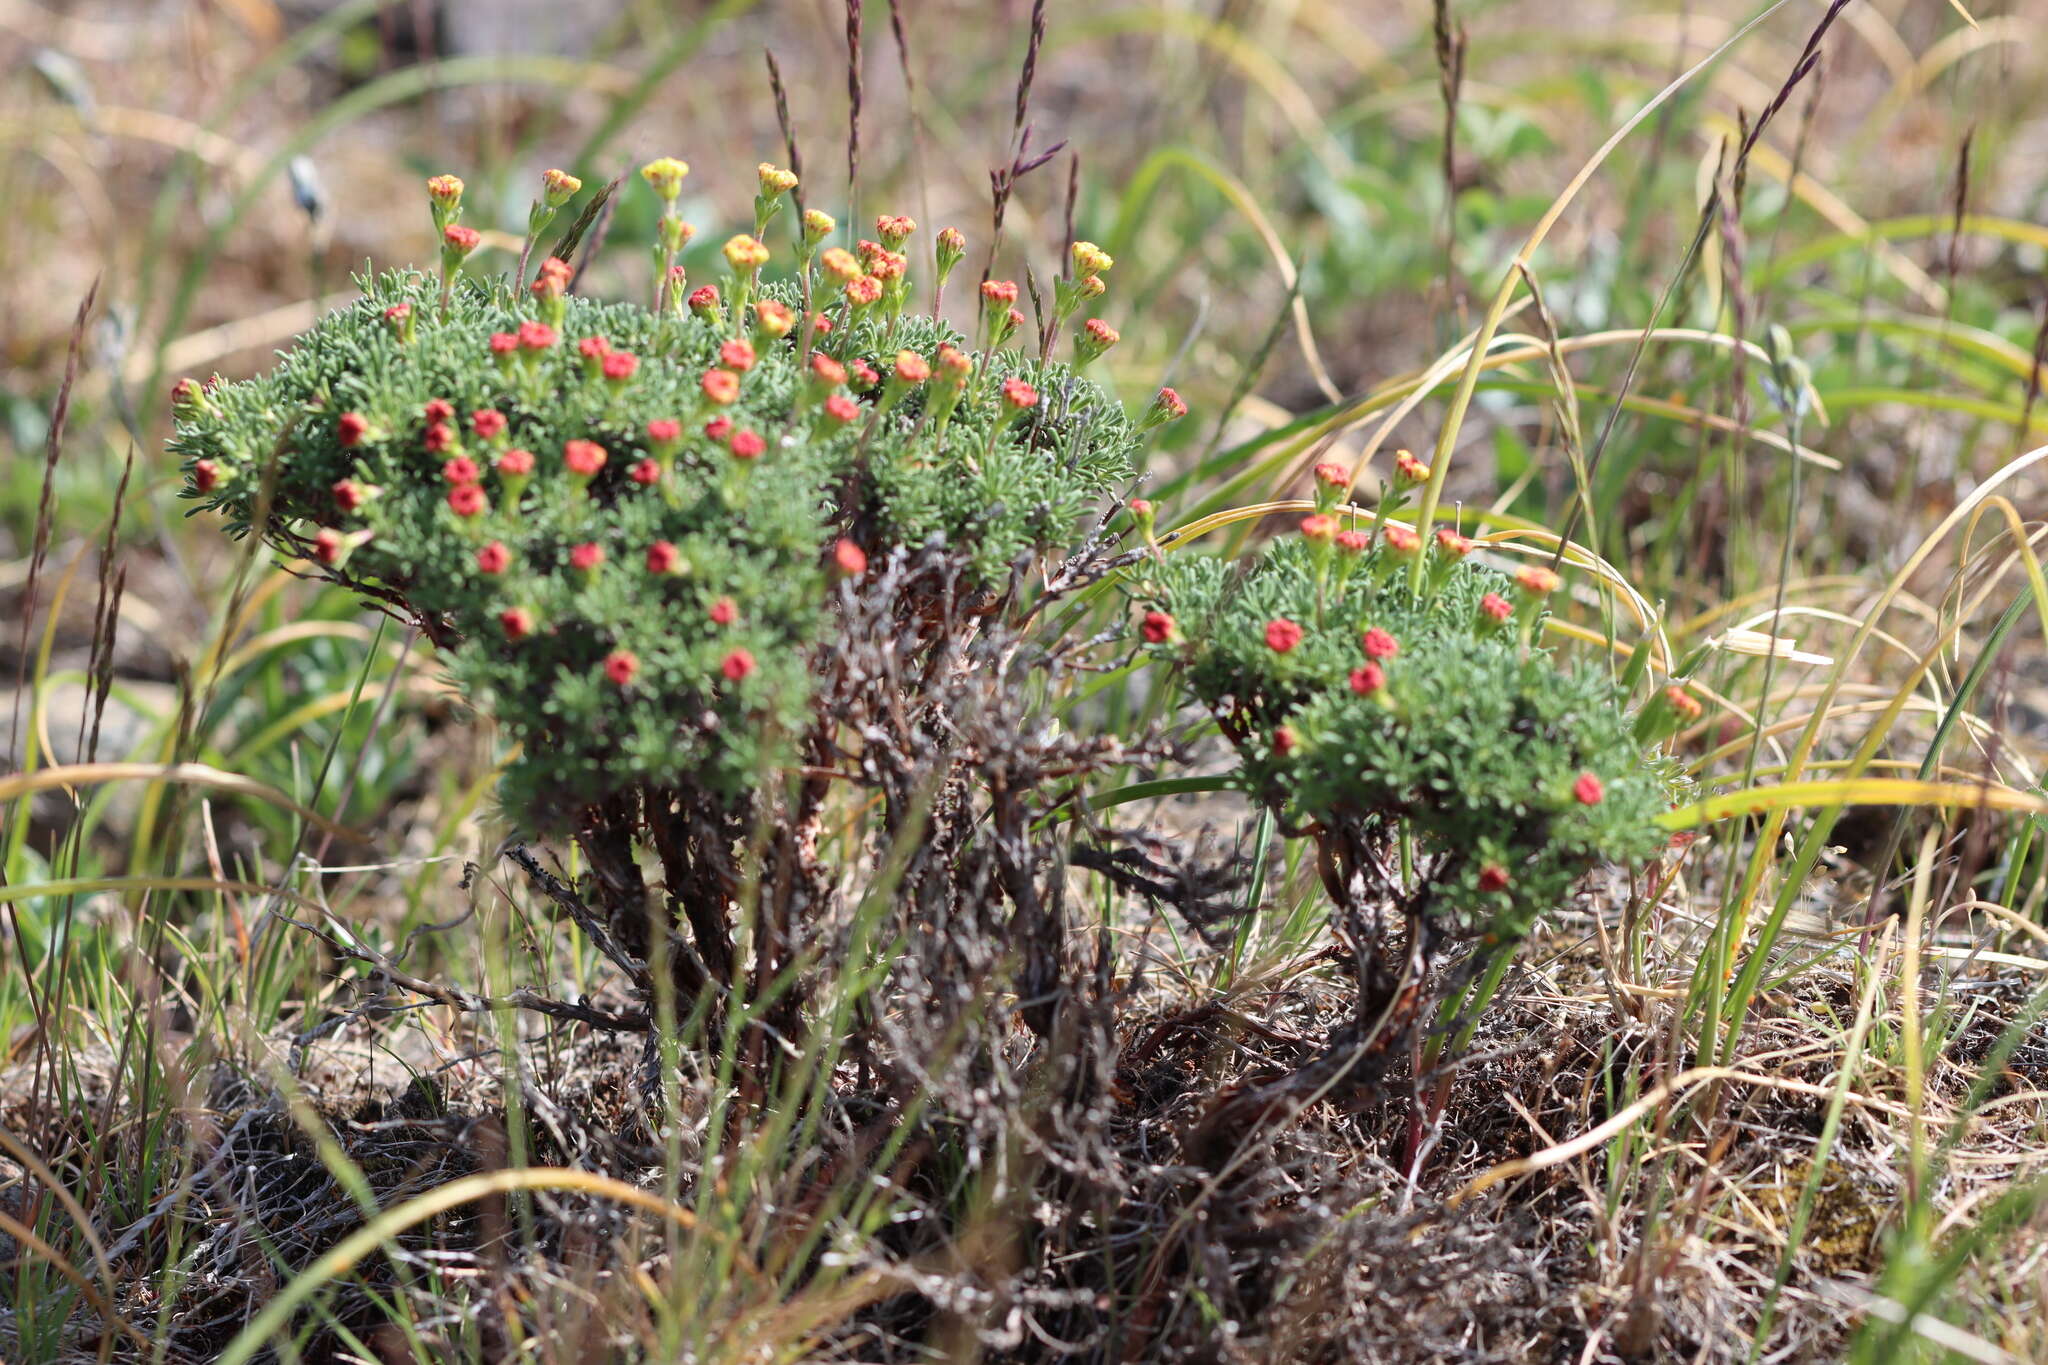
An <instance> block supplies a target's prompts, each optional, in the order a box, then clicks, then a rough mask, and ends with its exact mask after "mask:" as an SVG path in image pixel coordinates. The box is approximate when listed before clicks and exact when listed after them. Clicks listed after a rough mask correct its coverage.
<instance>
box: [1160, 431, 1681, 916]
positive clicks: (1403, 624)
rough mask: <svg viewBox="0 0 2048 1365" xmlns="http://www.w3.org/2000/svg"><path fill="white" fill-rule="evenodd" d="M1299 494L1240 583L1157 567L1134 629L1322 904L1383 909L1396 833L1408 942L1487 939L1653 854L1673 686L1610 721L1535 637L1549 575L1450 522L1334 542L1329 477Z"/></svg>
mask: <svg viewBox="0 0 2048 1365" xmlns="http://www.w3.org/2000/svg"><path fill="white" fill-rule="evenodd" d="M1407 458H1408V459H1410V460H1412V457H1407ZM1421 477H1426V470H1425V471H1423V472H1422V475H1421ZM1319 480H1320V486H1321V487H1322V489H1323V490H1324V497H1323V502H1324V504H1325V509H1324V510H1322V511H1319V512H1318V513H1316V514H1315V515H1312V516H1310V517H1308V518H1306V519H1305V520H1304V521H1303V522H1302V526H1301V531H1302V533H1301V534H1300V535H1298V536H1293V537H1289V538H1286V539H1283V540H1279V541H1276V542H1274V543H1273V544H1271V545H1270V546H1269V547H1268V548H1267V549H1266V550H1265V552H1264V553H1263V554H1262V555H1261V556H1260V557H1259V558H1258V559H1257V561H1256V562H1255V563H1254V564H1253V565H1252V566H1251V567H1250V568H1249V570H1248V571H1243V572H1240V571H1239V570H1238V569H1237V568H1236V567H1235V566H1233V565H1231V564H1228V563H1226V562H1224V561H1221V560H1217V559H1213V558H1201V557H1196V556H1192V555H1175V556H1170V557H1168V558H1166V559H1165V560H1164V561H1163V562H1161V563H1160V564H1158V565H1157V566H1156V568H1155V569H1154V570H1153V571H1152V573H1151V575H1150V577H1151V584H1150V588H1151V592H1152V594H1153V596H1154V597H1155V598H1156V600H1157V605H1156V607H1155V608H1154V609H1152V610H1151V611H1148V612H1147V613H1146V614H1145V616H1144V617H1143V619H1142V621H1141V630H1142V633H1143V635H1144V638H1145V640H1146V642H1147V645H1146V647H1147V649H1148V650H1149V651H1150V652H1151V653H1152V654H1153V655H1154V657H1156V658H1158V659H1159V660H1161V661H1162V662H1166V663H1169V664H1172V665H1174V666H1176V667H1178V668H1179V669H1181V670H1182V671H1183V672H1184V673H1185V675H1186V678H1187V681H1188V684H1189V686H1190V688H1191V690H1192V691H1193V692H1194V694H1195V695H1196V696H1197V697H1198V698H1200V700H1201V701H1202V702H1203V703H1204V704H1205V705H1206V706H1207V707H1208V708H1209V709H1210V710H1211V711H1212V712H1213V714H1214V715H1215V717H1216V720H1217V723H1218V724H1219V726H1220V727H1221V728H1222V730H1223V733H1224V734H1225V735H1226V736H1227V737H1228V738H1229V739H1230V741H1231V743H1232V744H1233V745H1234V746H1235V748H1236V750H1237V752H1238V754H1239V755H1240V757H1241V760H1242V763H1243V778H1244V780H1245V782H1246V784H1247V785H1248V786H1249V787H1250V789H1251V790H1252V791H1253V792H1254V793H1256V794H1257V795H1258V796H1260V797H1261V798H1262V799H1264V800H1265V801H1267V802H1268V803H1270V804H1271V805H1272V806H1273V807H1274V809H1275V810H1276V811H1278V812H1279V813H1280V814H1281V816H1282V817H1283V820H1284V823H1285V824H1286V825H1287V826H1288V827H1290V828H1292V829H1295V830H1297V831H1309V832H1313V833H1315V834H1317V836H1318V837H1319V838H1320V839H1322V840H1323V841H1324V842H1325V844H1326V853H1327V855H1328V856H1327V857H1326V859H1325V864H1324V868H1325V872H1324V875H1325V879H1326V880H1328V881H1332V882H1333V883H1335V884H1334V885H1333V887H1332V890H1333V893H1334V894H1336V895H1337V897H1338V899H1339V901H1340V904H1342V903H1349V902H1350V901H1352V900H1353V899H1354V898H1355V897H1356V896H1357V895H1358V894H1359V893H1358V890H1357V883H1358V882H1360V881H1363V882H1364V883H1365V884H1366V886H1367V888H1368V891H1367V895H1368V898H1379V897H1382V896H1385V895H1390V894H1392V892H1393V891H1394V889H1395V888H1394V887H1393V886H1392V885H1391V881H1392V878H1391V877H1390V876H1389V875H1388V873H1387V871H1386V869H1387V868H1388V866H1389V863H1388V862H1387V861H1385V860H1386V859H1389V858H1391V857H1392V856H1393V855H1392V846H1393V841H1394V839H1395V837H1396V835H1397V834H1398V833H1399V832H1401V831H1405V832H1406V833H1408V834H1409V835H1411V836H1412V838H1413V841H1414V843H1413V853H1414V855H1415V859H1416V863H1417V871H1418V876H1417V880H1418V881H1419V884H1420V889H1419V891H1418V892H1417V893H1416V895H1415V897H1414V898H1413V903H1414V905H1415V908H1416V910H1417V912H1418V917H1419V919H1421V920H1422V921H1423V922H1424V927H1425V930H1426V932H1429V933H1432V934H1433V933H1436V932H1438V931H1440V930H1449V931H1451V932H1477V931H1481V930H1484V931H1486V932H1488V933H1491V934H1493V935H1495V936H1496V937H1497V938H1498V939H1500V940H1503V941H1506V940H1512V939H1514V938H1518V937H1519V936H1520V934H1521V933H1522V932H1523V931H1524V930H1525V929H1526V928H1527V927H1528V924H1529V922H1530V921H1531V919H1532V918H1533V917H1534V916H1535V915H1537V914H1538V913H1540V912H1541V911H1542V910H1544V909H1545V908H1547V907H1550V906H1554V905H1556V904H1558V902H1559V901H1560V900H1561V899H1562V898H1563V897H1564V896H1565V895H1566V894H1567V893H1568V892H1569V891H1570V889H1571V886H1572V884H1573V883H1574V882H1575V881H1577V880H1578V878H1579V877H1581V876H1582V875H1583V874H1584V873H1585V872H1586V871H1587V870H1588V869H1589V868H1591V867H1592V866H1593V865H1594V864H1595V863H1597V862H1600V861H1602V860H1611V861H1628V860H1631V859H1641V858H1644V857H1647V856H1649V855H1650V854H1652V853H1654V852H1655V851H1656V850H1657V849H1658V847H1659V846H1660V843H1661V841H1662V835H1661V834H1660V831H1659V829H1658V827H1657V826H1656V825H1655V824H1654V823H1653V821H1654V817H1655V816H1657V815H1658V814H1659V813H1660V812H1662V811H1663V810H1665V809H1667V808H1668V807H1669V805H1670V803H1671V797H1672V794H1673V783H1674V780H1675V774H1674V770H1673V767H1672V765H1671V764H1670V762H1669V761H1668V759H1666V758H1664V757H1662V756H1660V755H1659V754H1658V753H1657V751H1656V750H1655V749H1654V747H1653V746H1654V744H1655V742H1656V741H1658V740H1661V739H1662V738H1663V737H1664V736H1665V735H1666V734H1668V733H1669V725H1668V724H1667V721H1668V720H1669V719H1670V718H1671V717H1672V716H1673V715H1674V714H1675V711H1676V709H1677V708H1679V707H1681V706H1688V705H1689V706H1692V707H1695V708H1696V707H1697V703H1694V702H1692V700H1691V698H1690V697H1688V696H1686V695H1685V694H1684V693H1683V692H1682V691H1677V690H1674V691H1672V692H1671V693H1670V694H1669V695H1660V699H1659V701H1658V702H1657V703H1656V704H1655V705H1654V706H1653V707H1651V708H1650V709H1649V710H1648V711H1646V712H1645V713H1643V714H1642V715H1639V716H1635V717H1631V716H1630V715H1628V714H1626V713H1625V710H1624V707H1625V702H1626V698H1625V694H1624V693H1623V691H1622V689H1621V688H1620V687H1618V686H1617V685H1616V683H1615V682H1614V681H1613V680H1612V679H1611V678H1610V676H1609V675H1608V674H1607V673H1605V672H1602V671H1599V670H1597V669H1591V668H1560V667H1559V665H1558V663H1557V661H1556V660H1554V659H1553V658H1552V657H1551V655H1550V654H1549V653H1548V652H1547V651H1546V650H1544V649H1542V648H1540V647H1539V646H1538V645H1537V644H1536V643H1535V639H1536V628H1537V626H1538V625H1539V623H1540V618H1541V616H1542V614H1543V611H1544V600H1545V598H1546V597H1547V595H1548V594H1549V593H1550V592H1551V591H1553V590H1554V589H1556V588H1557V587H1558V586H1559V584H1558V580H1557V577H1556V575H1555V574H1553V573H1552V572H1551V571H1549V570H1548V569H1543V568H1537V567H1530V568H1525V569H1523V570H1522V571H1521V572H1520V573H1519V574H1518V575H1517V576H1516V578H1514V579H1513V580H1510V579H1509V578H1508V577H1506V576H1504V575H1502V574H1500V573H1497V572H1495V571H1493V570H1491V569H1488V568H1483V567H1480V566H1478V565H1476V564H1473V563H1470V562H1467V560H1466V558H1465V557H1466V555H1467V553H1468V552H1469V551H1470V549H1471V543H1470V542H1469V541H1467V540H1466V539H1465V538H1464V537H1462V536H1460V535H1458V534H1457V533H1456V532H1455V531H1453V530H1450V529H1449V528H1445V529H1443V530H1440V531H1439V532H1438V533H1437V535H1436V536H1435V537H1434V538H1433V539H1432V543H1431V545H1430V546H1429V548H1428V550H1427V551H1426V552H1425V550H1424V549H1423V546H1422V545H1421V543H1420V540H1419V538H1418V537H1417V536H1416V535H1415V533H1414V532H1413V531H1411V530H1409V529H1408V528H1406V527H1404V526H1401V525H1398V524H1394V525H1387V524H1384V520H1383V518H1384V513H1383V514H1382V525H1381V526H1379V527H1378V528H1375V530H1367V529H1365V528H1364V527H1351V528H1349V529H1343V528H1342V526H1341V523H1340V521H1339V519H1338V517H1337V516H1336V515H1334V514H1333V512H1332V510H1330V508H1329V504H1330V503H1332V502H1334V491H1335V490H1336V489H1339V488H1341V487H1343V486H1344V485H1346V484H1347V483H1348V475H1347V474H1346V473H1345V471H1342V470H1336V469H1331V468H1329V467H1325V468H1324V469H1322V470H1320V471H1319ZM1400 481H1402V482H1406V483H1408V484H1409V485H1410V486H1412V485H1413V484H1414V483H1417V482H1420V478H1417V477H1412V476H1411V477H1408V478H1406V479H1404V480H1400ZM1418 560H1420V561H1421V564H1420V570H1421V573H1420V585H1419V589H1418V587H1417V586H1416V585H1415V584H1416V580H1415V571H1416V569H1417V567H1418V566H1417V561H1418Z"/></svg>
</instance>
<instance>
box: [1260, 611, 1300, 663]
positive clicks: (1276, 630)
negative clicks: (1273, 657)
mask: <svg viewBox="0 0 2048 1365" xmlns="http://www.w3.org/2000/svg"><path fill="white" fill-rule="evenodd" d="M1301 635H1302V630H1301V627H1300V626H1298V625H1296V624H1295V623H1294V622H1292V621H1290V620H1288V619H1287V618H1286V617H1284V616H1282V617H1278V618H1276V619H1274V620H1271V621H1268V622H1266V648H1268V649H1270V650H1272V651H1273V652H1274V653H1275V654H1287V653H1290V652H1292V650H1293V649H1294V647H1295V646H1296V645H1298V644H1300V643H1301Z"/></svg>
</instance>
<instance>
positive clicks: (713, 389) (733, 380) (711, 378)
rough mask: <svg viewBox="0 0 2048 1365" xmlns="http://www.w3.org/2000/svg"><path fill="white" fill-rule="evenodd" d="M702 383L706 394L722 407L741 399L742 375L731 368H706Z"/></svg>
mask: <svg viewBox="0 0 2048 1365" xmlns="http://www.w3.org/2000/svg"><path fill="white" fill-rule="evenodd" d="M702 383H703V386H704V396H705V397H706V398H709V399H710V400H711V401H712V402H714V403H716V404H718V405H719V406H720V407H727V406H729V405H731V404H733V403H737V402H739V401H740V377H739V376H738V375H736V374H734V373H733V372H732V371H731V370H706V371H704V378H703V381H702Z"/></svg>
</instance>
